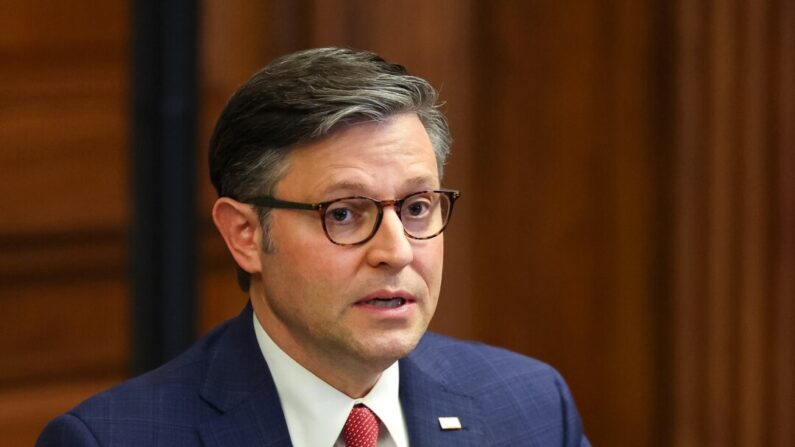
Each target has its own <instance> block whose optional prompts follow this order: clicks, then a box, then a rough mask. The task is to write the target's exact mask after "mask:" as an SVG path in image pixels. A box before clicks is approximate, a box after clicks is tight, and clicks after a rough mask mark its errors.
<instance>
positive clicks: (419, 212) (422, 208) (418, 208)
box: [407, 202, 430, 217]
mask: <svg viewBox="0 0 795 447" xmlns="http://www.w3.org/2000/svg"><path fill="white" fill-rule="evenodd" d="M407 208H408V212H409V214H411V216H412V217H422V216H423V215H425V214H426V213H427V212H428V209H429V208H430V204H429V203H428V202H414V203H411V204H409V206H408V207H407Z"/></svg>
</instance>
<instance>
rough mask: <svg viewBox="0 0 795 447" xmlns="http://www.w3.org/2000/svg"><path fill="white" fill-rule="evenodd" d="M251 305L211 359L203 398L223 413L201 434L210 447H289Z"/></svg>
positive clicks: (224, 334)
mask: <svg viewBox="0 0 795 447" xmlns="http://www.w3.org/2000/svg"><path fill="white" fill-rule="evenodd" d="M252 318H253V316H252V310H251V304H249V305H248V306H246V308H245V309H244V310H243V312H242V313H241V314H240V315H239V316H238V317H237V318H235V319H234V320H233V321H232V322H231V323H230V325H229V327H228V328H227V330H226V332H224V333H223V334H221V335H220V337H221V338H220V340H218V343H217V344H216V347H215V349H213V350H211V352H209V353H208V357H209V360H208V363H209V365H208V368H207V376H206V378H205V381H204V386H203V388H202V393H201V395H202V398H203V399H204V400H205V401H206V402H207V403H208V404H210V405H211V406H213V407H215V408H216V409H217V410H218V411H219V413H220V414H219V415H218V416H216V417H215V418H212V419H211V420H210V421H209V422H208V423H207V424H206V425H205V426H204V427H202V428H201V429H200V433H201V436H202V439H203V441H204V443H205V445H207V446H217V447H221V446H230V447H231V446H235V447H238V446H239V447H244V446H268V447H276V446H290V445H291V443H290V435H289V432H288V430H287V423H286V422H285V420H284V413H283V412H282V407H281V403H280V402H279V396H278V394H277V392H276V385H274V383H273V378H272V377H271V374H270V370H269V369H268V366H267V365H266V363H265V359H264V358H263V357H262V353H261V351H260V349H259V345H258V344H257V339H256V336H255V335H254V326H253V320H252Z"/></svg>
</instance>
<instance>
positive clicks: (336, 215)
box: [328, 208, 353, 223]
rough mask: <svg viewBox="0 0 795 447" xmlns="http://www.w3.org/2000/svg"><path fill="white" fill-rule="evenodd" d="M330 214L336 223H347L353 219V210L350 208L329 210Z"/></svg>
mask: <svg viewBox="0 0 795 447" xmlns="http://www.w3.org/2000/svg"><path fill="white" fill-rule="evenodd" d="M328 215H329V216H330V217H331V219H332V220H333V221H334V222H336V223H345V222H347V221H350V220H351V218H352V216H353V212H352V211H351V210H349V209H348V208H336V209H333V210H331V211H329V214H328Z"/></svg>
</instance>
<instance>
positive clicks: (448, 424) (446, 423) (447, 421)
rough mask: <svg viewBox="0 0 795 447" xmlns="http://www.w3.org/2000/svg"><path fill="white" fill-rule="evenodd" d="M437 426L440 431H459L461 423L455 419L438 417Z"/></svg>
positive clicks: (453, 417)
mask: <svg viewBox="0 0 795 447" xmlns="http://www.w3.org/2000/svg"><path fill="white" fill-rule="evenodd" d="M439 425H440V426H441V427H442V430H461V421H459V420H458V418H457V417H455V416H452V417H440V418H439Z"/></svg>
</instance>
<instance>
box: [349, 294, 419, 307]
mask: <svg viewBox="0 0 795 447" xmlns="http://www.w3.org/2000/svg"><path fill="white" fill-rule="evenodd" d="M414 302H416V299H415V298H414V295H412V294H410V293H408V292H404V291H389V290H379V291H377V292H373V293H370V294H368V295H367V296H366V297H364V298H362V299H360V300H359V301H357V302H356V303H354V304H355V305H356V306H372V307H377V308H381V309H397V308H400V307H403V306H405V305H406V304H412V303H414Z"/></svg>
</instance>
